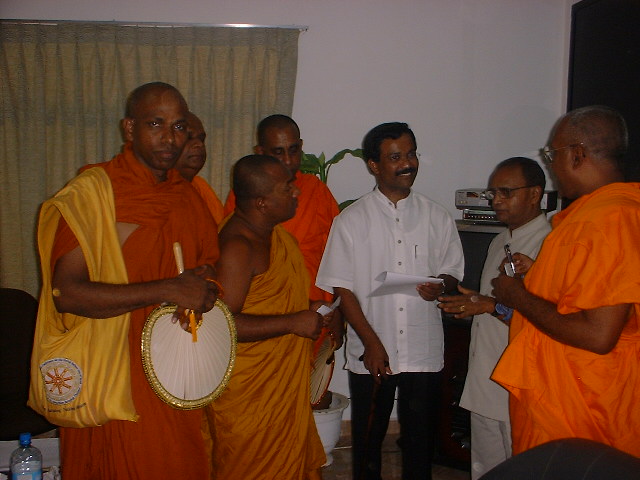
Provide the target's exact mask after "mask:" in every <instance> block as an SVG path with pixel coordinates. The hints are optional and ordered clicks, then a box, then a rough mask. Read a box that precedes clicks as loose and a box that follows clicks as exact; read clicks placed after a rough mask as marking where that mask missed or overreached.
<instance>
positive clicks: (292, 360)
mask: <svg viewBox="0 0 640 480" xmlns="http://www.w3.org/2000/svg"><path fill="white" fill-rule="evenodd" d="M308 283H309V277H308V275H307V272H306V271H305V268H304V263H303V259H302V256H301V255H300V252H299V250H298V248H297V246H296V243H295V240H294V239H293V237H292V236H291V235H290V234H289V233H287V232H286V231H285V230H284V229H283V228H282V227H281V226H277V227H276V228H275V230H274V232H273V234H272V239H271V254H270V259H269V269H268V270H267V271H266V272H265V273H263V274H261V275H258V276H256V277H255V278H254V279H253V281H252V282H251V286H250V289H249V293H248V295H247V298H246V300H245V303H244V306H243V308H242V312H243V313H246V314H253V315H279V314H285V313H291V312H298V311H300V310H304V309H306V308H308V307H309V301H308V298H307V292H308ZM311 348H312V342H311V340H309V339H307V338H302V337H299V336H297V335H292V334H289V335H284V336H281V337H275V338H270V339H268V340H263V341H259V342H247V343H238V350H237V354H236V362H235V366H234V369H233V374H232V375H231V379H230V381H229V385H228V386H227V389H226V390H225V391H224V393H223V394H222V395H221V396H220V398H218V399H217V400H216V401H215V402H213V403H212V404H211V405H210V406H209V407H207V408H210V409H211V412H212V413H213V419H214V420H213V422H214V425H213V445H214V447H213V472H212V473H213V478H216V479H219V480H231V479H242V480H253V479H261V480H273V479H276V478H277V479H278V480H303V479H307V478H318V477H314V475H317V470H318V469H319V468H320V467H321V466H322V465H323V464H324V462H325V455H324V450H323V448H322V444H321V442H320V437H319V436H318V432H317V430H316V426H315V422H314V419H313V414H312V412H311V405H310V404H309V375H310V372H311Z"/></svg>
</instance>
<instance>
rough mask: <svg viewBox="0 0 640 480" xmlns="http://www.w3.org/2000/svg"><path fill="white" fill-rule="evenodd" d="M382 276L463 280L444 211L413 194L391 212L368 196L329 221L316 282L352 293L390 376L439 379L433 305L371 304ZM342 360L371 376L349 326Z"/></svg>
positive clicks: (410, 299) (389, 205)
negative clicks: (376, 339) (428, 374)
mask: <svg viewBox="0 0 640 480" xmlns="http://www.w3.org/2000/svg"><path fill="white" fill-rule="evenodd" d="M386 271H389V272H396V273H405V274H412V275H423V276H438V275H441V274H448V275H451V276H453V277H455V278H457V279H461V278H462V276H463V274H464V257H463V253H462V244H461V243H460V237H459V236H458V231H457V229H456V226H455V222H454V221H453V219H452V218H451V216H450V215H449V213H448V212H447V211H446V210H445V209H444V208H443V207H442V206H440V205H438V204H437V203H435V202H433V201H432V200H430V199H428V198H427V197H425V196H424V195H420V194H419V193H415V192H411V193H410V194H409V196H408V197H407V198H405V199H403V200H400V201H398V202H397V205H394V204H393V202H391V201H390V200H389V199H388V198H387V197H386V196H385V195H384V194H382V193H380V191H379V190H378V189H377V188H376V189H374V190H373V191H372V192H369V193H368V194H366V195H364V196H363V197H362V198H360V199H359V200H358V201H357V202H355V203H353V204H352V205H350V206H349V207H347V208H346V209H345V210H344V211H343V212H342V213H341V214H340V215H338V216H337V217H336V218H335V219H334V221H333V226H332V227H331V233H330V234H329V239H328V240H327V245H326V247H325V250H324V255H323V257H322V262H321V263H320V269H319V271H318V275H317V277H316V285H317V286H318V287H320V288H322V289H324V290H327V291H329V292H331V291H333V287H340V288H346V289H348V290H351V291H352V292H353V293H354V295H355V296H356V298H357V299H358V301H359V302H360V307H361V308H362V312H363V313H364V315H365V317H366V319H367V321H368V322H369V324H370V325H371V327H372V328H373V330H374V331H375V332H376V334H377V335H378V337H379V338H380V340H381V341H382V343H383V345H384V347H385V349H386V351H387V354H388V355H389V366H390V368H391V371H392V372H393V373H400V372H437V371H440V370H441V369H442V367H443V364H444V360H443V352H444V336H443V330H442V320H441V315H440V310H439V309H438V308H437V307H436V303H437V301H433V302H427V301H425V300H423V299H422V298H421V297H420V296H419V295H418V293H417V292H416V293H415V294H414V295H408V294H400V293H398V294H391V295H381V296H373V297H372V296H370V293H371V292H372V291H373V290H375V289H376V288H377V287H378V286H380V285H381V283H382V281H381V280H379V279H377V278H378V277H379V275H380V274H381V273H383V272H386ZM346 353H347V368H348V369H349V370H350V371H352V372H354V373H361V374H365V373H369V372H368V371H367V369H366V368H365V367H364V363H363V362H362V361H360V360H359V358H360V356H361V355H362V354H363V353H364V346H363V344H362V342H361V340H360V338H359V337H358V335H357V334H356V332H355V331H354V330H353V329H352V328H351V326H350V325H349V327H348V328H347V344H346Z"/></svg>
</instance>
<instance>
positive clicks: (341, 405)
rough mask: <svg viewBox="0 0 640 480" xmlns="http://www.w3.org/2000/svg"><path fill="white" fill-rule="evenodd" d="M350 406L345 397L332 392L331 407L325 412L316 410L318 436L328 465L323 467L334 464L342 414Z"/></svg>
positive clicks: (314, 412) (314, 415) (314, 414)
mask: <svg viewBox="0 0 640 480" xmlns="http://www.w3.org/2000/svg"><path fill="white" fill-rule="evenodd" d="M348 406H349V399H348V398H347V397H345V396H344V395H341V394H339V393H335V392H332V398H331V405H330V406H329V408H325V409H323V410H314V411H313V418H314V420H315V421H316V428H317V429H318V435H320V440H321V441H322V446H323V447H324V453H325V455H326V456H327V463H325V464H324V465H323V466H327V465H331V463H333V455H331V452H332V451H333V449H334V447H335V446H336V443H338V440H339V439H340V425H341V423H342V412H343V411H344V409H345V408H347V407H348Z"/></svg>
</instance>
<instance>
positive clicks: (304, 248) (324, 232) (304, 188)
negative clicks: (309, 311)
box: [224, 172, 340, 301]
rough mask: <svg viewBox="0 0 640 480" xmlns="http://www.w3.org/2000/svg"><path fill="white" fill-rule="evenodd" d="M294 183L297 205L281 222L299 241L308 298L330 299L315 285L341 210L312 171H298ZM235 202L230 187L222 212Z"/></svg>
mask: <svg viewBox="0 0 640 480" xmlns="http://www.w3.org/2000/svg"><path fill="white" fill-rule="evenodd" d="M294 183H295V186H296V187H298V188H299V189H300V195H299V196H298V209H297V210H296V214H295V216H294V217H293V218H292V219H290V220H287V221H286V222H284V223H283V224H282V226H283V227H284V228H285V230H286V231H287V232H289V233H290V234H291V235H293V236H294V237H295V239H296V240H297V241H298V246H299V247H300V251H301V252H302V256H303V257H304V264H305V265H306V267H307V271H308V272H309V277H311V284H310V286H309V298H310V299H312V300H327V301H330V300H331V299H332V295H331V294H329V293H327V292H325V291H324V290H321V289H319V288H318V287H316V285H315V283H316V276H317V274H318V268H319V267H320V260H322V254H323V253H324V246H325V244H326V243H327V238H328V237H329V230H331V223H332V222H333V218H334V217H335V216H336V215H338V213H340V212H339V210H338V204H337V203H336V200H335V198H333V195H332V194H331V191H330V190H329V188H328V187H327V186H326V185H325V184H324V183H322V182H321V181H320V179H319V178H318V177H316V176H315V175H312V174H310V173H300V172H298V173H297V174H296V180H295V182H294ZM235 206H236V197H235V194H234V193H233V190H231V191H230V192H229V196H228V197H227V201H226V203H225V205H224V213H225V216H226V215H229V214H230V213H231V212H233V210H234V209H235Z"/></svg>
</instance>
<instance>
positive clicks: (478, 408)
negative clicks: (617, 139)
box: [438, 157, 551, 480]
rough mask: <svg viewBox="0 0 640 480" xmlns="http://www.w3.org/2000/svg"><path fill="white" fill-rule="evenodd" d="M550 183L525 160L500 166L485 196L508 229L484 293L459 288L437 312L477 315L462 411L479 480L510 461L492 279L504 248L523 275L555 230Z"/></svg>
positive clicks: (485, 277)
mask: <svg viewBox="0 0 640 480" xmlns="http://www.w3.org/2000/svg"><path fill="white" fill-rule="evenodd" d="M545 185H546V180H545V176H544V172H543V171H542V168H541V167H540V165H538V164H537V163H536V162H535V161H534V160H532V159H530V158H525V157H513V158H508V159H507V160H504V161H502V162H500V163H499V164H498V165H497V166H496V168H495V170H494V171H493V173H492V174H491V177H489V186H488V188H487V190H486V192H485V195H486V196H487V198H489V199H490V201H491V205H492V208H493V209H494V211H495V212H496V217H497V218H498V220H500V221H501V222H503V223H504V224H506V225H507V227H508V228H507V229H506V230H505V231H503V232H501V233H500V234H498V235H497V236H496V237H495V238H494V239H493V240H492V242H491V245H489V250H488V252H487V259H486V260H485V263H484V268H483V270H482V278H481V281H480V292H474V291H472V290H469V289H466V288H463V287H461V286H459V287H458V290H459V291H460V292H461V293H462V295H452V296H441V297H439V300H440V302H441V303H440V304H439V305H438V307H440V308H441V309H443V310H444V311H445V312H447V313H450V314H453V316H454V317H456V318H465V317H470V316H473V324H472V326H471V343H470V345H469V368H468V371H467V378H466V381H465V384H464V391H463V392H462V398H461V399H460V406H461V407H463V408H466V409H467V410H469V411H471V478H472V480H475V479H477V478H480V477H481V476H482V475H484V474H485V473H486V472H488V471H489V470H491V469H492V468H493V467H495V466H496V465H498V464H499V463H502V462H503V461H505V460H506V459H507V458H509V457H510V456H511V425H510V422H509V393H508V392H507V390H505V389H504V388H503V387H501V386H500V385H498V384H497V383H496V382H494V381H492V380H491V378H490V377H491V372H493V369H494V368H495V366H496V363H498V360H499V359H500V355H502V352H504V349H505V348H506V346H507V343H508V341H509V327H508V326H507V324H506V323H504V322H505V321H506V320H507V319H506V318H505V313H503V312H502V311H500V305H498V304H497V302H496V299H495V298H493V297H492V296H491V289H492V287H491V280H492V279H493V278H495V277H496V276H497V275H498V269H499V268H500V266H501V265H502V264H503V262H504V256H505V250H504V247H505V245H509V246H510V249H511V251H513V252H517V253H515V255H514V263H515V265H516V273H517V274H521V273H523V271H522V269H523V268H524V265H522V262H523V260H524V257H523V255H526V256H527V257H529V258H530V259H534V258H536V256H537V254H538V251H539V250H540V247H541V245H542V241H543V240H544V238H545V237H546V236H547V234H548V233H549V232H550V231H551V226H550V225H549V222H548V221H547V218H546V216H545V214H544V213H543V212H542V210H541V209H540V200H541V199H542V195H543V193H544V188H545Z"/></svg>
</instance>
